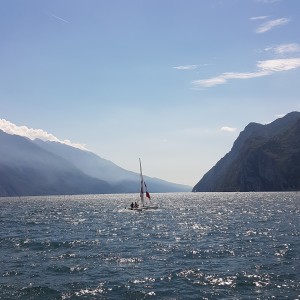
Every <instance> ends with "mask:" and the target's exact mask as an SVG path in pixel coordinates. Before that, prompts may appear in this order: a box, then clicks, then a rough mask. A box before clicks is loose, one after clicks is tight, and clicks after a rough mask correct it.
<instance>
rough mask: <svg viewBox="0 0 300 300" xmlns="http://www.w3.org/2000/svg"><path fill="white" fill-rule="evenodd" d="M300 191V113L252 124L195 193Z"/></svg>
mask: <svg viewBox="0 0 300 300" xmlns="http://www.w3.org/2000/svg"><path fill="white" fill-rule="evenodd" d="M293 190H300V112H291V113H289V114H287V115H286V116H284V117H283V118H280V119H277V120H275V121H274V122H272V123H270V124H267V125H262V124H257V123H250V124H249V125H247V126H246V127H245V129H244V131H242V132H241V133H240V135H239V137H238V138H237V139H236V141H235V142H234V144H233V147H232V149H231V151H230V152H229V153H227V154H226V155H225V156H224V157H223V158H222V159H221V160H219V161H218V163H217V164H216V165H215V166H214V167H213V168H212V169H211V170H209V171H208V172H207V173H206V174H205V175H204V176H203V178H202V179H201V180H200V181H199V182H198V183H197V184H196V185H195V186H194V188H193V191H194V192H208V191H209V192H225V191H226V192H227V191H229V192H231V191H241V192H247V191H293Z"/></svg>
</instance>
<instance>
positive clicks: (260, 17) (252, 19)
mask: <svg viewBox="0 0 300 300" xmlns="http://www.w3.org/2000/svg"><path fill="white" fill-rule="evenodd" d="M267 18H268V16H258V17H251V18H250V20H251V21H256V20H264V19H267Z"/></svg>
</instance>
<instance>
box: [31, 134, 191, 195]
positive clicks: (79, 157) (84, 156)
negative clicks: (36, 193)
mask: <svg viewBox="0 0 300 300" xmlns="http://www.w3.org/2000/svg"><path fill="white" fill-rule="evenodd" d="M34 142H35V143H36V144H37V145H38V146H39V147H41V148H43V149H44V150H47V151H49V152H51V153H54V154H56V155H58V156H60V157H62V158H64V159H65V160H67V161H68V162H70V163H71V164H72V165H74V166H75V167H76V168H78V169H79V170H81V171H82V172H83V173H85V174H86V175H88V176H91V177H94V178H98V179H101V180H104V181H106V182H109V183H110V185H111V186H112V187H113V188H114V190H116V191H117V193H136V192H137V191H139V188H140V187H139V186H140V174H139V173H135V172H131V171H128V170H125V169H123V168H121V167H119V166H117V165H116V164H114V163H113V162H111V161H109V160H106V159H103V158H101V157H99V156H98V155H96V154H94V153H92V152H90V151H83V150H80V149H77V148H74V147H71V146H68V145H65V144H61V143H58V142H49V141H47V142H44V141H42V140H35V141H34ZM138 167H139V166H138V160H137V168H138ZM144 179H145V180H146V182H147V185H148V187H149V189H150V190H151V192H153V193H164V192H187V191H191V187H189V186H185V185H180V184H175V183H171V182H167V181H164V180H161V179H158V178H152V177H148V176H144Z"/></svg>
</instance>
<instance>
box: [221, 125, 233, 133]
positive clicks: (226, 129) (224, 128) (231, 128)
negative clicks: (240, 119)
mask: <svg viewBox="0 0 300 300" xmlns="http://www.w3.org/2000/svg"><path fill="white" fill-rule="evenodd" d="M221 130H222V131H227V132H235V131H236V128H234V127H229V126H223V127H222V128H221Z"/></svg>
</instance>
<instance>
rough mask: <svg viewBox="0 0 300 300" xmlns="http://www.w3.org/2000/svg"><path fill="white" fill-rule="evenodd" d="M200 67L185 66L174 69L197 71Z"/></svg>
mask: <svg viewBox="0 0 300 300" xmlns="http://www.w3.org/2000/svg"><path fill="white" fill-rule="evenodd" d="M198 67H199V65H185V66H178V67H173V69H176V70H195V69H197V68H198Z"/></svg>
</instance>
